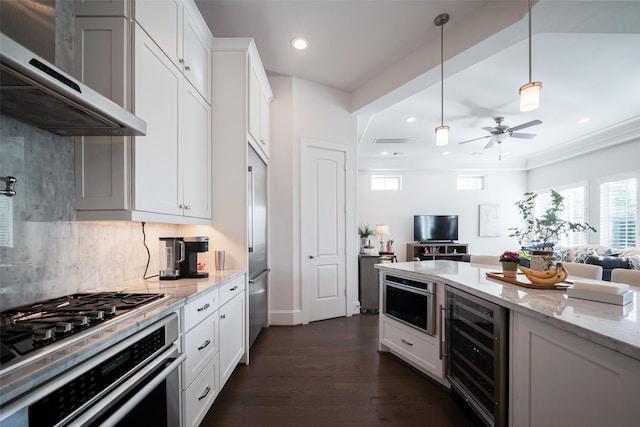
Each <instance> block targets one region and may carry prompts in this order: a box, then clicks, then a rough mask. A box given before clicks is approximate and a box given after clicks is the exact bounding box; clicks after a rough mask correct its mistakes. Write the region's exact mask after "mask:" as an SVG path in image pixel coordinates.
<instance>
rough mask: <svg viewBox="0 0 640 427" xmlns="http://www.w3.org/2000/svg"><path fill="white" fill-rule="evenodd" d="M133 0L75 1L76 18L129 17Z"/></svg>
mask: <svg viewBox="0 0 640 427" xmlns="http://www.w3.org/2000/svg"><path fill="white" fill-rule="evenodd" d="M132 1H133V0H76V2H75V5H74V7H75V9H74V12H75V15H76V17H77V16H123V17H127V18H128V17H129V16H131V3H132Z"/></svg>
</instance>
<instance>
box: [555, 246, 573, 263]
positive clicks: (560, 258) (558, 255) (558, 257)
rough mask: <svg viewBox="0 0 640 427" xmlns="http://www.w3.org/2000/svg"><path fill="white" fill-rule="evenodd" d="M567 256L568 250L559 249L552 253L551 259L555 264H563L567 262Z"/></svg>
mask: <svg viewBox="0 0 640 427" xmlns="http://www.w3.org/2000/svg"><path fill="white" fill-rule="evenodd" d="M568 254H569V249H559V250H557V251H553V255H552V257H551V258H552V259H553V260H554V261H555V262H565V261H566V260H567V255H568Z"/></svg>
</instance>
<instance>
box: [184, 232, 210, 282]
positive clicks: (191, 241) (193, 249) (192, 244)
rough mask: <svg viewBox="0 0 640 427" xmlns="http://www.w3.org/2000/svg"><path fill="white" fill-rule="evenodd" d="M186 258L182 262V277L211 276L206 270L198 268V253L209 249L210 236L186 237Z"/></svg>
mask: <svg viewBox="0 0 640 427" xmlns="http://www.w3.org/2000/svg"><path fill="white" fill-rule="evenodd" d="M183 241H184V246H185V259H184V261H183V262H182V263H181V264H180V277H188V278H194V279H198V278H205V277H209V273H207V272H206V271H201V270H198V253H199V252H207V251H208V250H209V238H208V237H207V236H196V237H185V238H183Z"/></svg>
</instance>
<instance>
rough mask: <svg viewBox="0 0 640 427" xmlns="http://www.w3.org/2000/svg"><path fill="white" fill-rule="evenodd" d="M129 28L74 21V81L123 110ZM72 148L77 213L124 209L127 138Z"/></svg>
mask: <svg viewBox="0 0 640 427" xmlns="http://www.w3.org/2000/svg"><path fill="white" fill-rule="evenodd" d="M92 4H93V3H92ZM129 28H130V27H129V25H128V23H127V20H126V19H125V18H76V20H75V52H76V57H75V75H76V77H77V78H78V79H80V80H82V81H83V82H84V83H86V84H87V85H89V86H91V87H92V88H93V89H95V90H96V91H98V92H100V93H101V94H102V95H104V96H106V97H107V98H109V99H111V100H112V101H114V102H115V103H117V104H119V105H121V106H122V107H124V108H125V109H127V110H130V109H131V103H130V98H131V96H130V92H129V90H128V89H129V79H130V66H129V59H128V58H129V53H130V51H131V49H130V39H131V38H130V35H129V34H130V31H129ZM75 142H76V149H75V153H76V154H75V155H76V207H77V209H78V210H94V209H107V210H116V209H128V208H129V188H130V187H129V186H130V181H129V180H130V179H131V177H130V172H129V171H130V163H129V162H130V151H129V150H130V143H131V137H102V136H85V137H76V138H75Z"/></svg>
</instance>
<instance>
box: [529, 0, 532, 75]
mask: <svg viewBox="0 0 640 427" xmlns="http://www.w3.org/2000/svg"><path fill="white" fill-rule="evenodd" d="M531 81H532V73H531V0H529V83H531Z"/></svg>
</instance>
